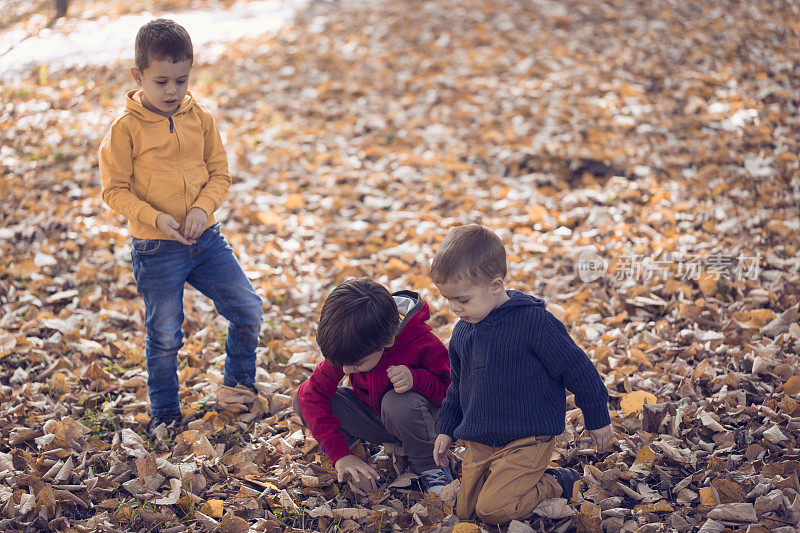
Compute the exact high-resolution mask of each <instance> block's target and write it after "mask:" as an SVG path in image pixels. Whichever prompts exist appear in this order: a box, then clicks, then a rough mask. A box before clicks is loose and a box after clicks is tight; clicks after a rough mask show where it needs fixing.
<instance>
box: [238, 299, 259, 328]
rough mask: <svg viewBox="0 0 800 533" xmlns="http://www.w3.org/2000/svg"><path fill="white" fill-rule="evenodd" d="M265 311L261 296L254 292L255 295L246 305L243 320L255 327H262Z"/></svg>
mask: <svg viewBox="0 0 800 533" xmlns="http://www.w3.org/2000/svg"><path fill="white" fill-rule="evenodd" d="M263 314H264V311H263V309H262V307H261V298H259V296H258V295H257V294H256V293H255V292H254V293H253V297H252V298H251V299H250V302H249V304H248V305H247V306H246V307H245V311H244V313H243V315H244V316H243V318H244V320H243V322H244V323H245V324H248V325H251V326H253V327H254V328H255V329H259V328H260V327H261V322H262V320H263V318H262V317H263Z"/></svg>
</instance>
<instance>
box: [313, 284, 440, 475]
mask: <svg viewBox="0 0 800 533" xmlns="http://www.w3.org/2000/svg"><path fill="white" fill-rule="evenodd" d="M394 297H395V301H397V302H398V308H399V309H400V313H401V318H402V323H401V324H400V330H399V333H398V334H397V338H396V340H395V342H394V344H393V345H392V346H390V347H389V348H387V349H386V350H385V351H384V352H383V356H382V357H381V360H380V362H379V363H378V364H377V365H376V366H375V368H373V369H372V370H369V371H367V372H359V373H356V374H350V384H351V386H352V387H353V392H354V393H355V396H356V397H357V398H358V399H359V400H361V401H362V402H364V403H365V404H366V405H367V407H369V409H370V410H371V411H372V412H373V413H375V414H376V415H378V416H379V417H380V413H381V400H382V399H383V395H384V394H386V393H387V392H388V391H390V390H391V389H392V382H391V381H390V380H389V377H388V376H387V375H386V370H387V369H388V368H389V367H390V366H393V365H405V366H407V367H408V368H409V369H410V370H411V375H412V376H413V378H414V386H413V387H412V389H411V390H413V391H415V392H418V393H420V394H422V395H423V396H425V397H426V398H427V399H428V400H430V401H431V403H432V404H434V405H435V406H436V407H441V405H442V401H443V400H444V396H445V393H446V392H447V386H448V385H449V384H450V359H449V357H448V355H447V348H446V347H445V345H444V344H442V341H440V340H439V338H438V337H436V335H434V334H433V333H432V332H431V327H430V326H429V325H428V324H426V323H425V322H426V321H427V320H428V319H429V318H430V310H429V308H428V304H427V303H426V302H425V301H424V300H422V298H420V296H419V295H418V294H417V293H415V292H411V291H400V292H397V293H394ZM406 310H407V311H406ZM403 315H404V316H403ZM343 377H344V371H343V370H342V367H340V366H335V365H333V364H331V363H329V362H328V361H327V360H325V361H322V362H321V363H320V364H318V365H317V367H316V368H315V369H314V372H313V373H312V374H311V377H310V378H309V379H308V380H307V381H305V382H303V383H302V384H301V385H300V387H299V388H298V389H297V403H298V404H299V406H300V411H301V412H302V413H303V418H304V419H305V422H306V424H308V427H309V429H310V430H311V434H312V435H313V436H314V438H315V439H316V440H317V442H318V443H319V445H320V447H321V448H322V451H323V452H325V453H326V454H327V455H328V457H329V458H330V460H331V462H332V463H334V464H335V463H336V461H338V460H339V459H341V458H342V457H344V456H345V455H350V454H352V453H353V452H351V451H350V448H348V447H347V443H346V442H345V438H344V436H343V435H342V434H341V433H340V432H339V430H340V428H341V424H340V423H339V419H338V418H336V417H335V416H333V413H332V411H331V398H333V394H334V393H335V392H336V388H337V387H338V385H339V382H340V381H341V380H342V378H343Z"/></svg>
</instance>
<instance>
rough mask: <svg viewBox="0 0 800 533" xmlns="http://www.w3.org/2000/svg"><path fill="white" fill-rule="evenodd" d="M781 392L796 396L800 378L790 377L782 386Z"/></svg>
mask: <svg viewBox="0 0 800 533" xmlns="http://www.w3.org/2000/svg"><path fill="white" fill-rule="evenodd" d="M783 390H784V391H785V392H786V394H788V395H789V396H797V394H798V393H800V376H792V377H790V378H789V379H787V380H786V383H784V384H783Z"/></svg>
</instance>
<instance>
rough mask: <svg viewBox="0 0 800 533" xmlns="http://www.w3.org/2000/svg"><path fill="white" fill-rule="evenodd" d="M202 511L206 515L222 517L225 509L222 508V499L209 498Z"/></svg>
mask: <svg viewBox="0 0 800 533" xmlns="http://www.w3.org/2000/svg"><path fill="white" fill-rule="evenodd" d="M200 512H201V513H203V514H204V515H208V516H210V517H211V518H216V519H220V518H222V514H223V509H222V500H208V501H207V502H206V503H204V504H203V506H202V507H201V508H200Z"/></svg>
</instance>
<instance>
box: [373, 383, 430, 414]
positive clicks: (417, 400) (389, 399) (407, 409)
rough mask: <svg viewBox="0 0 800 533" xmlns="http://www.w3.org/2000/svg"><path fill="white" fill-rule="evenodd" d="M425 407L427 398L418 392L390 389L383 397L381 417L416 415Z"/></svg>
mask: <svg viewBox="0 0 800 533" xmlns="http://www.w3.org/2000/svg"><path fill="white" fill-rule="evenodd" d="M424 407H425V398H424V397H423V396H422V395H421V394H418V393H416V392H403V393H398V392H395V391H394V390H390V391H389V392H387V393H386V394H384V395H383V399H381V418H383V419H390V420H391V419H397V418H406V417H408V416H416V414H418V413H419V410H420V409H421V408H424Z"/></svg>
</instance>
